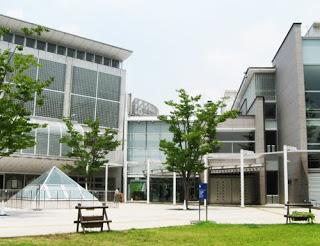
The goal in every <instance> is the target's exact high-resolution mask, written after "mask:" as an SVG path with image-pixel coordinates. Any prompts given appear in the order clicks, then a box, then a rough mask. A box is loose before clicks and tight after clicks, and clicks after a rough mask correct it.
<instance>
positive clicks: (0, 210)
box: [0, 200, 7, 216]
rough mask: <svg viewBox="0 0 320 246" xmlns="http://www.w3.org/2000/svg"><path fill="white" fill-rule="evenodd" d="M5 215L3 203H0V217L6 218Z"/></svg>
mask: <svg viewBox="0 0 320 246" xmlns="http://www.w3.org/2000/svg"><path fill="white" fill-rule="evenodd" d="M6 215H7V214H6V213H5V211H4V201H3V200H2V202H1V209H0V216H6Z"/></svg>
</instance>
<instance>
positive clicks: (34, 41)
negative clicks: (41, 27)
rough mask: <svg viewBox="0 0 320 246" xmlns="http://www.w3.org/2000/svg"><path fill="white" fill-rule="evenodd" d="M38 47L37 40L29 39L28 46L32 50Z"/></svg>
mask: <svg viewBox="0 0 320 246" xmlns="http://www.w3.org/2000/svg"><path fill="white" fill-rule="evenodd" d="M35 45H36V40H35V39H33V38H27V41H26V46H27V47H30V48H34V47H35Z"/></svg>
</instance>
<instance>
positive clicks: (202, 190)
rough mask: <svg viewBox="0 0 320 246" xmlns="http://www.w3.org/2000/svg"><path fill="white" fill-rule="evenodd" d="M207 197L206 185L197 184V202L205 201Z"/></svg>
mask: <svg viewBox="0 0 320 246" xmlns="http://www.w3.org/2000/svg"><path fill="white" fill-rule="evenodd" d="M207 195H208V184H207V183H200V184H199V200H204V199H207Z"/></svg>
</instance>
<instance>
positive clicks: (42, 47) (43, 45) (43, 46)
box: [37, 40, 46, 50]
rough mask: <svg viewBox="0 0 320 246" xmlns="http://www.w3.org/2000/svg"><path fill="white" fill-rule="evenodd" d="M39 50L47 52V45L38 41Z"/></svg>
mask: <svg viewBox="0 0 320 246" xmlns="http://www.w3.org/2000/svg"><path fill="white" fill-rule="evenodd" d="M37 49H38V50H46V43H45V42H43V41H39V40H37Z"/></svg>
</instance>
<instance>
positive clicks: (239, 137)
mask: <svg viewBox="0 0 320 246" xmlns="http://www.w3.org/2000/svg"><path fill="white" fill-rule="evenodd" d="M217 139H218V140H219V141H254V132H217Z"/></svg>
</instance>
